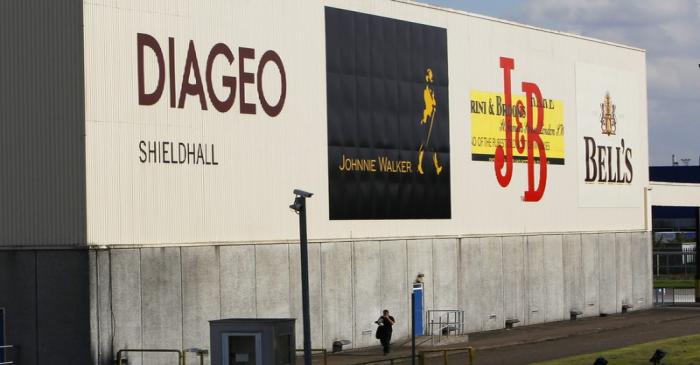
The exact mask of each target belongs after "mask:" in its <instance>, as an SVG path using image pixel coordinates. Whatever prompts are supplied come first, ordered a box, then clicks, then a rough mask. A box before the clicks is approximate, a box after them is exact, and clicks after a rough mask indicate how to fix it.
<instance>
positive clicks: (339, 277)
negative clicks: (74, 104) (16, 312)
mask: <svg viewBox="0 0 700 365" xmlns="http://www.w3.org/2000/svg"><path fill="white" fill-rule="evenodd" d="M650 252H651V240H650V236H649V234H648V233H644V232H640V233H601V234H596V233H591V234H567V235H556V234H553V235H529V236H505V237H498V236H490V237H474V238H462V239H457V238H440V239H421V240H393V241H348V242H332V243H313V244H310V245H309V274H310V275H309V279H310V292H311V295H310V299H311V320H312V321H311V327H312V345H313V347H315V348H318V347H324V348H328V349H329V348H330V347H331V346H332V343H333V341H334V340H340V339H348V340H351V341H352V345H351V346H350V347H366V346H372V345H377V344H378V342H377V340H375V339H374V329H375V325H374V324H373V321H374V320H376V318H377V317H378V316H379V314H380V311H381V310H382V309H384V308H386V309H389V310H390V311H391V312H392V313H393V315H394V316H395V317H396V320H397V325H396V331H395V338H396V339H397V340H400V339H401V338H405V337H406V336H407V335H408V334H409V325H410V295H409V290H410V287H411V284H412V282H413V280H414V279H415V276H416V274H417V273H419V272H420V273H423V274H424V275H425V277H424V284H425V293H426V297H425V306H426V308H427V309H462V310H464V312H465V319H466V323H465V327H466V329H467V330H468V331H469V332H474V331H483V330H491V329H498V328H503V327H504V325H505V320H506V319H509V318H517V319H520V321H521V323H520V325H527V324H535V323H541V322H545V321H558V320H563V319H567V318H568V315H569V311H570V310H572V309H576V310H582V311H583V312H584V314H585V315H586V316H594V315H599V314H600V313H616V312H620V311H621V306H622V304H623V302H634V303H630V304H633V305H634V308H633V309H634V310H637V309H642V308H647V307H649V306H650V305H651V269H650V268H651V266H650V261H649V260H650V257H651V256H650ZM91 262H93V264H94V265H96V267H95V268H93V270H92V271H91V275H92V276H95V278H94V282H95V285H94V286H95V288H94V289H93V290H95V292H96V293H95V295H94V297H95V299H93V301H94V302H96V303H97V306H98V308H96V309H95V310H94V311H93V312H94V313H95V314H94V315H95V316H96V317H97V321H98V324H97V328H98V330H97V331H98V332H99V336H97V337H98V338H97V340H96V345H93V347H97V349H96V352H98V351H99V354H100V363H101V364H108V363H109V361H110V359H111V357H110V352H112V353H113V351H114V350H116V349H119V348H125V347H172V348H189V347H202V346H203V347H207V348H208V347H209V339H208V322H207V321H208V320H212V319H218V318H230V317H287V316H291V317H293V318H298V321H297V346H298V347H301V346H302V341H303V335H302V319H301V313H302V306H301V283H300V281H301V277H300V264H299V247H298V245H296V244H286V243H285V244H265V245H253V244H250V245H233V246H197V247H171V248H142V249H117V248H115V249H110V250H107V251H98V252H96V254H95V257H94V259H93V260H92V261H91ZM0 280H1V279H0ZM0 282H1V281H0ZM130 359H132V361H133V363H137V364H138V363H141V362H140V360H141V359H142V357H141V356H138V355H131V356H130ZM143 360H144V361H143V362H144V363H159V361H160V362H161V363H162V362H164V361H165V360H164V359H162V358H161V359H156V358H155V357H152V356H151V357H148V358H144V359H143ZM207 361H208V360H207ZM188 363H189V364H194V363H196V362H195V361H194V359H190V361H189V362H188Z"/></svg>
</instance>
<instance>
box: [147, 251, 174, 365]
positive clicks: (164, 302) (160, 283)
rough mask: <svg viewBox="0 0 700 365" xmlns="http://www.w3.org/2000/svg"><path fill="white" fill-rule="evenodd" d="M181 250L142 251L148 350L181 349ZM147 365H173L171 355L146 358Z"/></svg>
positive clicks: (151, 355) (155, 355) (149, 355)
mask: <svg viewBox="0 0 700 365" xmlns="http://www.w3.org/2000/svg"><path fill="white" fill-rule="evenodd" d="M181 264H182V261H181V257H180V248H179V247H173V248H144V249H141V295H142V298H143V301H142V303H141V308H142V312H141V323H142V326H143V327H142V332H143V347H144V348H161V349H162V348H171V349H181V348H183V343H182V270H181V269H182V266H181ZM143 362H144V364H163V365H167V364H172V363H173V355H171V354H144V355H143Z"/></svg>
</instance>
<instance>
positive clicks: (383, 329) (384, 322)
mask: <svg viewBox="0 0 700 365" xmlns="http://www.w3.org/2000/svg"><path fill="white" fill-rule="evenodd" d="M376 323H377V324H378V325H379V328H377V338H378V339H379V341H380V342H381V343H382V347H383V348H384V355H386V354H388V353H389V351H391V348H390V346H391V333H392V332H393V329H392V326H393V325H394V324H395V323H396V320H395V319H394V317H392V316H390V315H389V310H387V309H385V310H384V312H383V313H382V316H381V317H379V319H378V320H377V321H376Z"/></svg>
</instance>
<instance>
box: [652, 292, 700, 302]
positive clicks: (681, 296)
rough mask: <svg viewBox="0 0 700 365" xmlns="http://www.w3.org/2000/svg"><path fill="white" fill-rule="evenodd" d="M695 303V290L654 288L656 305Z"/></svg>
mask: <svg viewBox="0 0 700 365" xmlns="http://www.w3.org/2000/svg"><path fill="white" fill-rule="evenodd" d="M682 303H695V288H654V305H674V304H682Z"/></svg>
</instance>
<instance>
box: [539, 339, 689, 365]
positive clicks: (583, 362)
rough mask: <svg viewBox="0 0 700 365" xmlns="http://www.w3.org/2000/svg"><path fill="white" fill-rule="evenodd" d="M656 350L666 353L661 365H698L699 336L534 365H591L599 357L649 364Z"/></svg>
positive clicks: (621, 362) (629, 362)
mask: <svg viewBox="0 0 700 365" xmlns="http://www.w3.org/2000/svg"><path fill="white" fill-rule="evenodd" d="M656 349H662V350H664V351H666V352H667V353H668V355H666V357H665V358H664V359H663V361H662V363H663V364H667V365H680V364H683V365H692V364H696V365H698V364H700V335H691V336H683V337H674V338H669V339H665V340H660V341H654V342H647V343H642V344H638V345H632V346H627V347H621V348H618V349H612V350H608V351H602V352H597V353H592V354H586V355H577V356H572V357H565V358H561V359H556V360H551V361H546V362H538V363H536V364H534V365H591V364H593V362H594V361H595V359H596V358H598V357H599V356H602V357H604V358H605V359H606V360H608V363H609V364H611V365H616V364H649V358H651V356H652V355H653V354H654V351H656Z"/></svg>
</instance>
